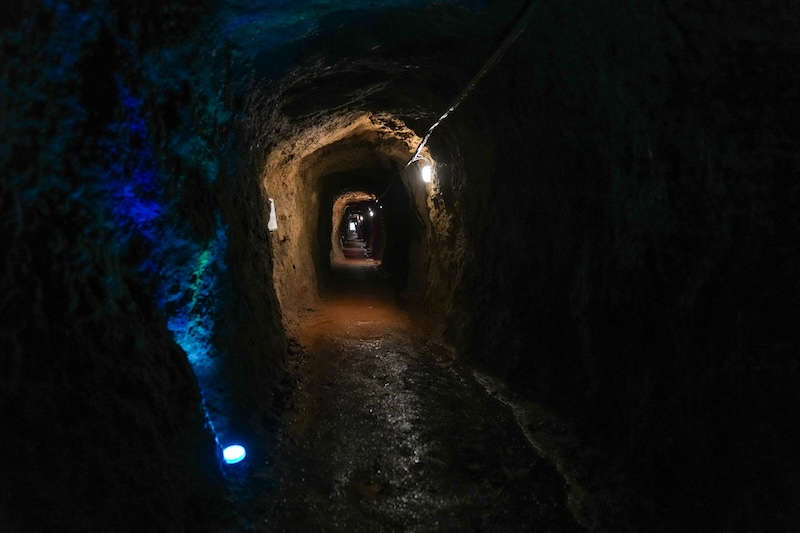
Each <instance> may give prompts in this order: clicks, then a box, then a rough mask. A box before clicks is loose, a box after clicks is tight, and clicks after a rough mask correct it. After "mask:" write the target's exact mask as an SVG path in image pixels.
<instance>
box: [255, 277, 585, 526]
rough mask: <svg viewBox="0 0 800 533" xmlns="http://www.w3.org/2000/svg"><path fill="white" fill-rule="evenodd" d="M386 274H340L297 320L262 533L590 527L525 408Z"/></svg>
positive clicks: (261, 524)
mask: <svg viewBox="0 0 800 533" xmlns="http://www.w3.org/2000/svg"><path fill="white" fill-rule="evenodd" d="M379 278H380V276H379V272H378V271H377V269H376V268H375V267H374V266H373V267H370V266H365V265H361V266H359V267H357V268H354V269H349V270H338V272H337V280H338V283H337V288H336V289H335V290H333V291H331V292H330V293H328V294H327V295H326V296H325V298H324V299H323V300H322V302H321V304H320V305H319V306H318V307H317V308H316V309H314V310H312V311H309V312H308V314H306V315H305V316H304V317H303V318H302V319H301V320H300V321H299V325H298V328H297V331H296V334H297V336H298V339H299V341H300V343H301V344H302V346H303V348H304V350H302V352H301V354H300V355H299V356H298V359H297V361H295V363H296V364H295V372H296V374H297V376H296V377H297V379H298V383H299V387H298V393H297V397H296V398H295V401H294V403H293V406H292V408H291V409H290V410H289V411H288V412H287V414H286V417H285V419H284V423H283V426H282V427H281V428H279V431H278V439H277V443H276V449H275V452H274V457H273V465H274V467H273V468H274V474H273V475H274V478H275V482H276V484H277V486H276V487H275V490H274V491H272V493H271V496H270V497H269V499H270V502H269V504H268V505H267V506H266V507H264V509H265V510H266V511H265V512H266V516H264V517H263V519H260V520H259V525H258V529H261V528H263V529H264V530H269V531H348V532H350V531H371V532H372V531H420V532H421V531H459V532H463V531H498V532H499V531H503V532H508V531H542V532H545V531H554V532H556V531H557V532H566V531H579V530H580V529H579V528H578V526H576V525H575V523H574V522H573V520H572V519H571V517H570V515H569V513H568V512H567V510H566V504H565V500H566V496H565V488H564V483H563V481H562V479H561V478H560V476H559V475H558V474H557V473H556V471H555V470H554V468H553V467H552V466H551V465H550V464H549V463H547V462H546V461H544V460H543V459H541V458H540V457H539V456H537V454H536V453H535V452H534V451H533V450H532V448H531V446H530V445H529V443H528V442H527V441H526V439H525V437H524V436H523V434H522V432H521V431H520V429H519V427H518V426H517V424H516V423H515V421H514V418H513V415H512V414H511V413H510V412H509V410H508V409H507V408H506V407H504V406H503V405H502V404H500V403H499V402H498V401H497V400H495V399H492V398H491V397H489V396H488V395H487V394H486V392H485V391H484V390H483V388H481V386H480V385H479V384H477V383H476V382H475V381H474V379H473V378H472V377H471V375H470V373H469V372H468V371H466V370H465V369H460V368H459V366H458V365H457V364H455V363H454V362H453V359H452V358H451V357H450V356H449V355H448V352H447V351H446V350H443V349H441V348H437V346H436V345H435V344H434V343H432V342H429V340H428V338H427V335H426V333H425V330H426V328H425V327H424V326H425V319H424V315H422V314H420V313H415V312H408V311H407V310H403V309H401V308H400V307H398V306H397V305H396V304H395V303H394V301H393V297H392V296H391V294H392V292H391V290H390V289H389V288H388V286H386V285H384V284H382V283H381V282H380V280H379Z"/></svg>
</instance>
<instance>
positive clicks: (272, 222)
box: [267, 198, 278, 231]
mask: <svg viewBox="0 0 800 533" xmlns="http://www.w3.org/2000/svg"><path fill="white" fill-rule="evenodd" d="M267 229H268V230H270V231H275V230H276V229H278V217H276V216H275V201H274V200H273V199H272V198H270V199H269V222H267Z"/></svg>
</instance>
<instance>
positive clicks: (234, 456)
mask: <svg viewBox="0 0 800 533" xmlns="http://www.w3.org/2000/svg"><path fill="white" fill-rule="evenodd" d="M246 455H247V451H246V450H245V449H244V446H241V445H239V444H233V445H231V446H226V447H225V449H224V450H222V458H223V459H225V462H226V463H228V464H229V465H233V464H236V463H238V462H240V461H242V460H243V459H244V458H245V456H246Z"/></svg>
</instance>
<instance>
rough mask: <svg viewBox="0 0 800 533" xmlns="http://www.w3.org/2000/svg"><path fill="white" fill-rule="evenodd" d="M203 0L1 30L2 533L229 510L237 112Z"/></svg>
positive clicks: (183, 519)
mask: <svg viewBox="0 0 800 533" xmlns="http://www.w3.org/2000/svg"><path fill="white" fill-rule="evenodd" d="M203 9H204V8H203V7H202V6H192V7H188V8H184V7H182V6H179V5H173V4H170V5H165V6H163V7H160V8H156V7H153V6H138V5H136V4H133V3H132V4H129V5H115V6H113V7H112V6H111V5H110V4H106V3H103V2H98V3H94V4H92V5H91V8H87V9H77V8H75V7H73V6H72V4H69V3H67V2H55V1H54V2H43V3H41V4H39V5H35V6H33V5H31V6H27V7H24V8H20V10H19V11H18V12H17V13H14V14H13V15H12V19H11V20H8V21H6V22H5V24H6V25H5V26H4V28H3V31H2V34H1V35H0V46H1V47H2V57H3V61H2V64H3V70H4V72H3V77H2V82H1V83H2V98H3V102H2V104H3V109H4V120H3V125H2V127H3V132H2V136H3V139H4V142H3V144H2V149H0V161H2V168H3V169H4V176H3V179H2V182H1V183H2V188H1V189H0V198H2V199H1V200H0V201H1V202H2V204H0V205H1V210H2V213H3V217H2V234H3V242H4V248H5V250H4V256H5V259H4V262H3V274H2V281H1V282H0V283H1V284H2V293H3V299H2V302H1V303H0V313H2V330H0V339H1V340H0V344H1V345H2V348H1V350H2V357H3V364H2V371H0V372H1V373H0V409H2V420H3V426H4V430H3V433H4V437H3V439H2V444H0V450H1V451H2V454H3V457H5V458H6V464H7V466H6V467H5V468H4V469H3V476H2V482H0V529H3V530H4V531H16V530H31V529H30V527H31V525H32V524H36V527H37V528H42V529H43V530H59V531H73V530H74V531H79V530H80V531H86V530H100V529H103V530H139V531H143V530H153V529H160V530H172V531H181V530H184V529H192V530H194V529H195V528H196V527H199V524H203V527H211V526H212V525H213V524H219V523H221V522H223V521H224V520H225V511H224V509H222V508H221V493H222V483H221V482H220V481H221V480H220V474H219V471H218V466H217V458H216V453H217V451H216V449H215V445H214V441H213V439H214V434H213V432H212V431H210V424H209V423H208V419H207V415H206V413H204V409H203V402H202V401H201V395H202V390H201V389H202V386H203V384H204V381H206V380H208V379H213V378H209V376H210V375H211V374H213V372H214V369H215V361H216V360H217V359H219V358H221V357H222V353H223V352H224V350H223V349H221V348H214V347H213V336H214V331H215V325H216V322H215V321H216V320H217V317H218V316H219V301H221V300H222V299H223V298H222V296H223V294H222V290H223V289H222V288H221V287H223V286H224V278H225V276H226V275H227V274H226V273H227V266H226V259H225V253H226V250H227V239H228V237H227V226H226V224H225V222H224V219H223V217H222V216H221V214H220V212H219V209H218V207H217V206H216V205H215V200H214V192H213V191H214V187H215V183H216V182H217V178H218V175H219V173H220V172H221V169H220V163H219V159H220V155H221V154H222V153H224V152H225V146H224V143H222V141H221V139H222V135H221V132H222V131H224V128H225V125H226V122H227V121H228V120H229V119H230V115H229V113H227V112H226V111H225V106H224V105H223V104H222V100H221V92H222V90H223V88H224V83H223V82H222V81H221V80H220V79H219V77H218V74H219V73H224V72H225V70H224V68H217V67H218V65H217V64H216V62H215V61H214V60H213V57H214V51H213V49H212V47H211V43H209V42H208V41H207V40H203V39H202V36H201V35H200V34H199V33H198V32H199V30H201V29H202V26H203V20H204V17H205V14H204V11H203ZM187 356H188V358H187ZM193 368H194V370H195V371H196V372H197V378H195V375H194V372H193ZM198 381H199V382H200V385H201V387H198ZM217 396H218V397H215V398H214V399H213V400H214V401H217V402H219V403H220V404H222V403H224V394H217ZM206 403H208V402H206ZM225 411H226V409H225V408H224V407H220V409H218V412H219V413H224V412H225ZM192 524H195V526H193V525H192Z"/></svg>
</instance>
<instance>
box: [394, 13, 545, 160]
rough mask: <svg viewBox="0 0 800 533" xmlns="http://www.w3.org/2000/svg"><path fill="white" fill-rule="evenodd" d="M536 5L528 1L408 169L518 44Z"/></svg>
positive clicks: (434, 125)
mask: <svg viewBox="0 0 800 533" xmlns="http://www.w3.org/2000/svg"><path fill="white" fill-rule="evenodd" d="M534 5H536V1H535V0H528V3H527V5H526V6H525V7H524V8H523V9H522V10H521V11H520V14H519V15H518V17H517V21H516V23H515V24H514V25H513V26H512V27H511V29H510V30H509V32H508V33H507V34H506V36H505V37H504V38H503V40H502V42H501V43H500V44H499V45H498V47H497V48H496V49H495V51H494V53H493V54H492V55H491V56H489V59H487V60H486V62H485V63H484V64H483V66H482V67H481V69H480V70H479V71H478V72H477V74H475V76H473V77H472V79H471V80H470V81H469V83H468V84H467V85H466V87H464V89H463V90H462V91H461V92H460V93H459V94H458V96H456V98H455V99H454V100H453V103H452V104H451V105H450V107H448V108H447V111H445V112H444V114H443V115H442V116H440V117H439V120H437V121H436V122H434V123H433V125H431V127H430V128H428V131H427V132H425V137H423V139H422V141H420V143H419V145H418V146H417V149H416V151H415V152H414V156H413V157H412V158H411V159H410V160H409V161H408V163H406V168H407V167H408V166H410V165H411V164H412V163H414V162H415V161H418V160H419V159H420V153H421V152H422V150H423V148H425V145H426V144H427V143H428V139H430V137H431V134H432V133H433V130H435V129H436V128H437V127H438V126H439V124H441V123H442V122H443V121H444V119H446V118H447V117H448V116H449V115H450V113H452V112H454V111H455V110H456V109H458V107H459V106H460V105H461V104H462V103H463V102H464V100H466V99H467V97H468V96H469V95H470V93H472V91H473V89H475V86H476V85H478V82H480V81H481V80H482V79H483V77H484V76H486V74H487V73H488V72H489V71H490V70H491V69H492V67H494V66H495V65H496V64H497V63H498V62H499V61H500V59H502V58H503V56H504V55H505V54H506V52H508V49H509V48H511V45H512V44H514V42H516V40H517V39H518V38H519V36H520V35H522V33H523V32H524V31H525V28H526V27H527V25H528V19H529V18H530V16H531V14H532V13H533V7H534Z"/></svg>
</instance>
